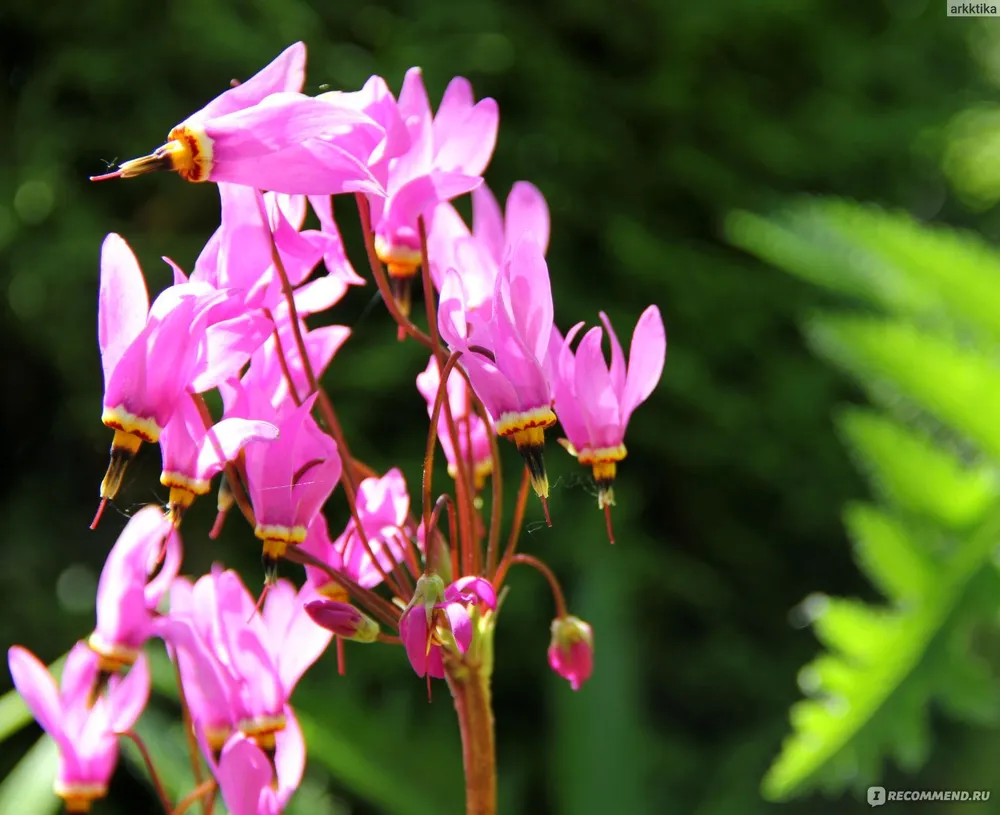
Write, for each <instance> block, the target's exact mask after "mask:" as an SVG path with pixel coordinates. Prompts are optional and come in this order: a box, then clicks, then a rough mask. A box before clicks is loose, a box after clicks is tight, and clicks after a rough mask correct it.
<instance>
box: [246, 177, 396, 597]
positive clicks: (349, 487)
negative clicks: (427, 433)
mask: <svg viewBox="0 0 1000 815" xmlns="http://www.w3.org/2000/svg"><path fill="white" fill-rule="evenodd" d="M257 207H258V208H259V209H260V214H261V217H262V218H263V220H264V222H265V223H266V224H268V236H269V237H270V240H271V261H272V262H273V263H274V268H275V271H277V273H278V279H279V281H280V282H281V292H282V294H283V295H284V297H285V302H286V303H287V304H288V321H289V323H291V326H292V336H293V337H294V338H295V348H296V350H297V351H298V352H299V358H300V359H301V360H302V370H303V371H304V372H305V375H306V381H307V382H308V383H309V393H315V394H317V399H316V400H317V402H318V404H319V411H320V415H321V416H322V417H323V421H324V422H325V423H326V425H327V429H328V430H329V432H330V435H331V436H332V437H333V439H334V441H336V442H337V449H338V451H339V453H340V456H341V458H342V460H343V464H344V466H343V472H342V474H341V479H340V480H341V482H343V485H344V495H346V496H347V504H348V507H349V508H350V511H351V517H352V518H353V519H354V525H355V526H356V527H357V534H358V538H359V539H360V541H361V543H362V545H363V546H364V547H365V552H366V553H367V555H368V557H369V558H370V559H371V562H372V565H374V566H375V569H376V571H377V572H378V573H379V575H380V576H381V578H382V580H384V581H385V584H386V585H387V586H389V587H390V588H391V589H392V590H393V591H395V592H396V593H397V594H401V592H400V590H399V587H398V586H397V585H396V584H395V581H394V580H393V579H392V578H391V577H389V575H388V573H387V572H386V571H385V569H383V568H382V564H381V563H379V561H378V559H377V558H376V557H375V553H374V552H373V551H372V547H371V543H370V542H369V541H368V535H366V534H365V530H364V526H363V525H362V523H361V517H360V516H359V515H358V502H357V487H356V485H355V483H354V461H353V458H352V457H351V450H350V448H349V447H348V446H347V439H346V438H344V431H343V428H341V426H340V422H339V421H338V420H337V416H336V414H335V413H334V411H333V405H332V404H331V403H330V399H329V397H328V396H327V395H326V392H325V391H324V390H323V389H322V388H321V387H320V386H319V382H318V380H317V379H316V372H315V371H313V367H312V361H311V360H310V359H309V352H308V350H307V349H306V342H305V338H304V337H303V336H302V326H301V325H300V321H299V313H298V309H296V307H295V292H294V291H292V284H291V281H289V279H288V273H287V272H286V271H285V264H284V263H283V262H282V260H281V253H280V252H279V251H278V245H277V244H276V243H275V242H274V233H273V232H272V231H271V229H270V223H271V221H270V219H269V218H268V215H267V210H266V209H265V207H264V201H263V199H262V198H260V197H258V198H257ZM275 333H277V327H275ZM289 384H290V385H291V382H289ZM293 390H294V388H293ZM404 599H408V598H404Z"/></svg>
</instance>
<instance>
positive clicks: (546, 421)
mask: <svg viewBox="0 0 1000 815" xmlns="http://www.w3.org/2000/svg"><path fill="white" fill-rule="evenodd" d="M555 423H556V414H555V413H553V412H552V409H551V408H549V407H543V408H536V409H534V410H529V411H525V412H524V413H505V414H503V415H502V416H501V417H500V421H498V422H497V433H498V434H499V435H501V436H503V437H505V438H508V439H510V440H511V441H512V442H514V444H515V445H516V446H517V452H519V453H520V454H521V458H523V459H524V463H525V465H526V466H527V468H528V474H529V475H530V476H531V488H532V489H533V490H534V491H535V495H537V496H538V497H539V498H541V499H542V500H543V501H544V500H545V499H546V498H548V497H549V478H548V475H547V474H546V472H545V456H544V452H545V429H546V428H548V427H552V425H554V424H555Z"/></svg>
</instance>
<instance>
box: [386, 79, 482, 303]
mask: <svg viewBox="0 0 1000 815" xmlns="http://www.w3.org/2000/svg"><path fill="white" fill-rule="evenodd" d="M474 100H475V97H474V96H473V93H472V86H471V85H470V84H469V81H468V80H466V79H464V78H462V77H455V78H454V79H453V80H452V81H451V82H450V83H449V84H448V87H447V89H446V90H445V92H444V96H443V98H442V99H441V105H440V106H439V108H438V112H437V115H436V116H433V115H432V114H431V105H430V100H429V99H428V98H427V91H426V89H425V88H424V83H423V78H422V74H421V71H420V69H419V68H411V69H410V70H409V71H407V72H406V78H405V79H404V80H403V88H402V90H401V91H400V93H399V113H400V114H401V115H402V118H403V120H404V122H405V123H406V127H407V129H408V131H409V136H410V140H411V144H410V147H409V149H408V150H407V151H406V152H405V153H403V154H402V155H401V156H399V157H398V158H396V159H394V160H392V161H390V162H389V163H388V168H387V169H388V178H387V180H386V182H385V190H386V193H387V197H386V198H384V199H383V198H381V197H373V198H372V200H371V202H370V203H371V207H372V226H373V228H374V230H375V252H376V254H377V255H378V257H379V259H380V260H381V261H382V262H383V263H385V264H386V266H387V269H388V272H389V276H390V278H391V279H392V280H393V281H394V282H396V284H397V286H396V287H397V289H398V290H399V291H400V294H402V295H403V296H402V297H399V298H398V299H399V301H400V306H401V307H402V309H403V312H404V313H409V293H408V285H406V284H401V281H409V280H410V279H412V277H413V276H414V275H415V274H416V270H417V269H418V268H419V266H420V238H419V235H418V232H417V219H418V218H419V217H420V216H421V215H423V214H424V213H425V212H427V211H428V210H429V209H430V208H431V207H433V206H434V205H435V204H438V203H440V202H442V201H448V200H450V199H452V198H455V197H457V196H459V195H462V194H464V193H467V192H469V191H471V190H474V189H475V188H476V187H477V186H479V185H480V184H481V183H482V173H483V171H484V170H485V169H486V165H487V164H488V163H489V160H490V157H491V156H492V154H493V147H494V145H495V144H496V137H497V124H498V118H499V113H498V111H497V104H496V102H495V101H494V100H493V99H482V100H480V101H479V102H478V103H477V102H475V101H474Z"/></svg>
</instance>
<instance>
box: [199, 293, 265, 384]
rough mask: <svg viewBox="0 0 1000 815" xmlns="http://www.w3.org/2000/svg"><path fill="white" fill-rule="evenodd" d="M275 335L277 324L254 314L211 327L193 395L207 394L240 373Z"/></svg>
mask: <svg viewBox="0 0 1000 815" xmlns="http://www.w3.org/2000/svg"><path fill="white" fill-rule="evenodd" d="M272 331H273V323H272V322H271V321H270V320H269V319H268V318H267V317H266V316H265V315H263V314H258V313H253V312H252V313H248V314H241V315H240V316H239V317H233V318H232V319H229V320H224V321H222V322H218V323H216V324H215V325H211V326H209V327H208V328H207V329H206V332H205V342H204V344H203V345H202V347H201V353H200V355H199V358H198V361H197V364H196V365H195V368H194V370H193V371H192V372H191V376H190V380H191V381H190V388H191V391H192V392H193V393H204V392H205V391H208V390H211V389H212V388H215V387H218V385H219V383H220V382H224V381H225V380H226V379H228V378H229V377H231V376H233V375H234V374H236V373H238V372H239V371H240V369H242V368H243V367H244V366H245V365H246V363H247V360H249V359H250V355H251V354H253V352H254V351H256V350H257V349H258V348H259V347H260V346H261V344H263V342H264V341H265V340H266V339H267V337H268V336H269V335H270V333H271V332H272Z"/></svg>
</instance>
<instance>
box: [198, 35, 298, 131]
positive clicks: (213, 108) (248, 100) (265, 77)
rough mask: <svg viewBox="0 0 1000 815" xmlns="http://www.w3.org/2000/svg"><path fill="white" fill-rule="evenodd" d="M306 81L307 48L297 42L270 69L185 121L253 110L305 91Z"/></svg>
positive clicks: (257, 74) (210, 103) (265, 69)
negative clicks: (280, 96)
mask: <svg viewBox="0 0 1000 815" xmlns="http://www.w3.org/2000/svg"><path fill="white" fill-rule="evenodd" d="M305 78H306V46H305V43H302V42H297V43H295V44H294V45H290V46H289V47H288V48H286V49H285V50H284V51H282V52H281V53H280V54H279V55H278V56H277V57H275V59H274V60H273V61H272V62H271V63H270V64H269V65H267V66H265V67H264V68H262V69H261V70H260V71H258V72H257V73H256V74H254V75H253V76H252V77H250V78H249V79H247V80H245V81H243V82H241V83H240V84H239V85H237V86H236V87H234V88H230V89H229V90H228V91H226V92H224V93H222V94H220V95H219V96H217V97H215V99H213V100H212V101H211V102H209V103H208V104H207V105H205V107H203V108H202V109H201V110H199V111H198V112H197V113H194V114H192V115H191V116H189V117H188V118H187V119H185V120H184V122H183V124H186V125H191V124H196V123H199V122H204V121H206V120H207V119H212V118H215V117H217V116H223V115H225V114H227V113H232V112H234V111H237V110H243V109H244V108H248V107H252V106H253V105H256V104H257V103H258V102H260V101H261V100H262V99H264V98H265V97H267V96H270V95H271V94H272V93H279V92H281V91H301V90H302V85H303V83H304V82H305Z"/></svg>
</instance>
